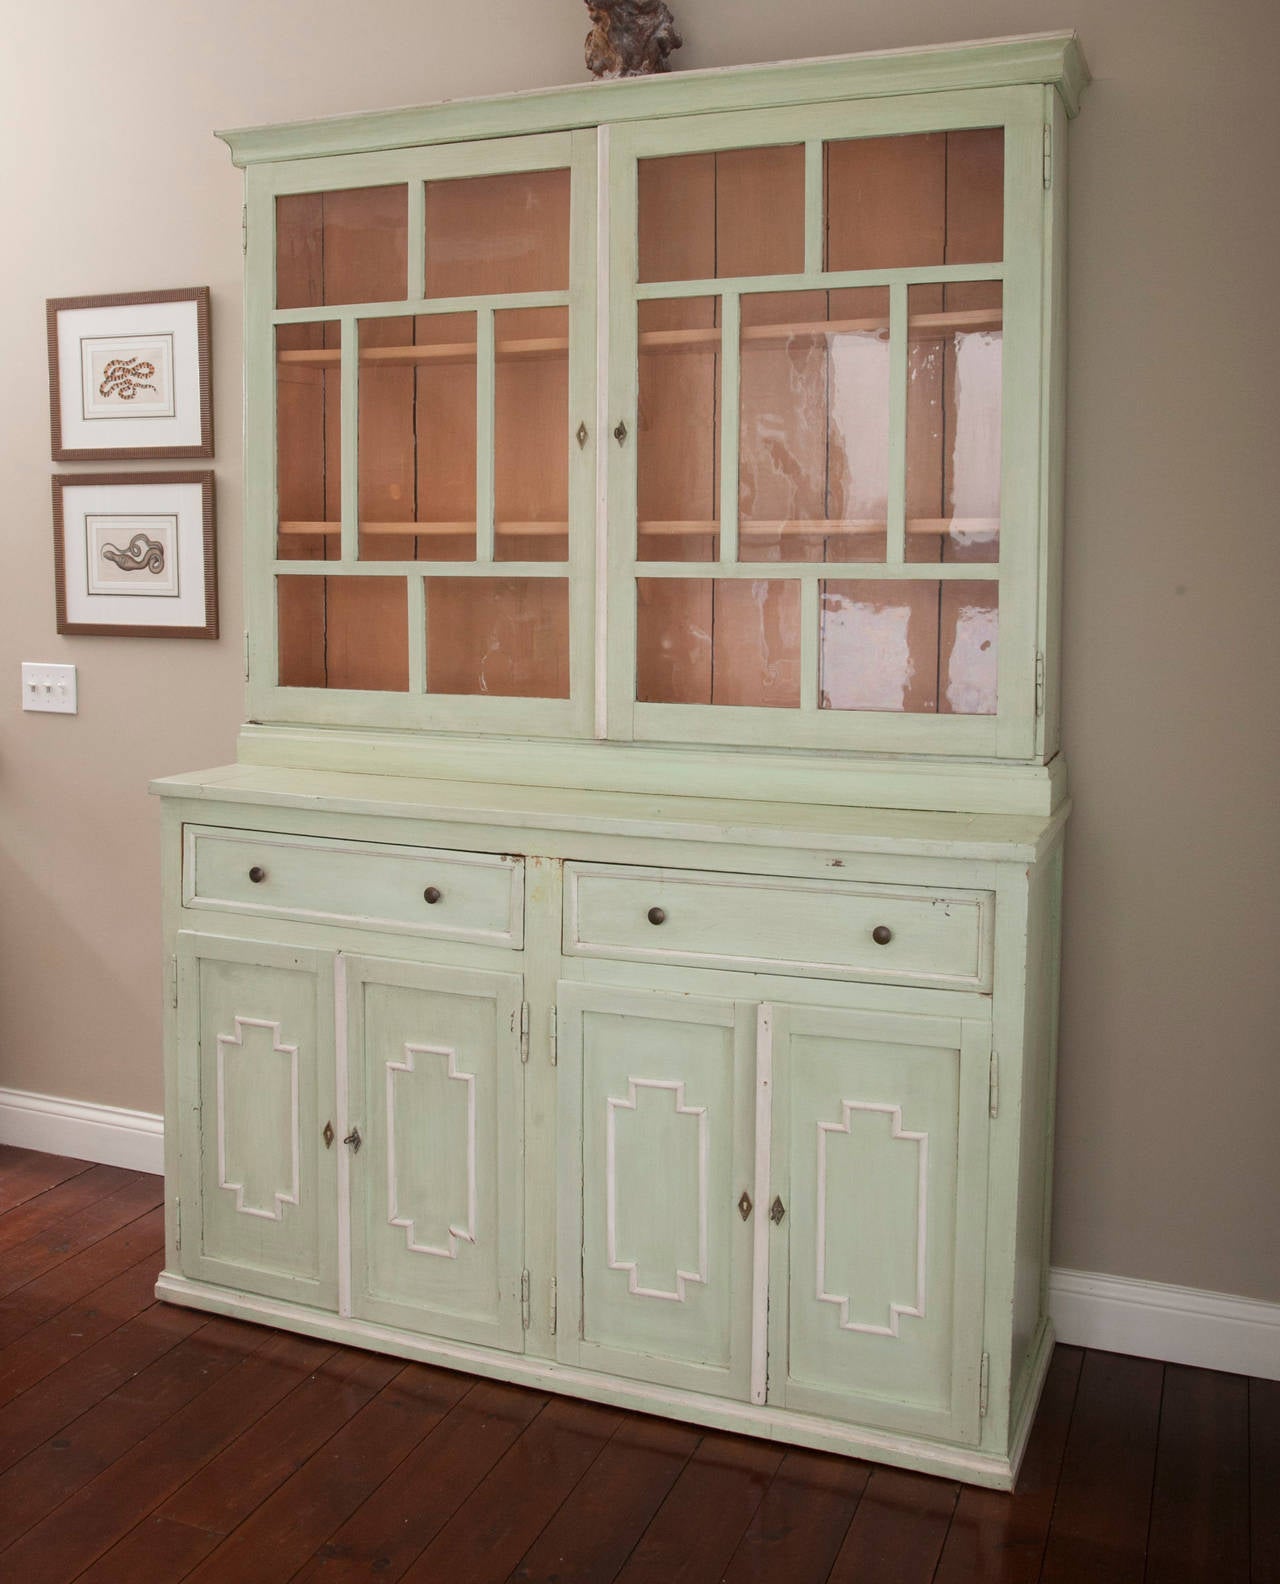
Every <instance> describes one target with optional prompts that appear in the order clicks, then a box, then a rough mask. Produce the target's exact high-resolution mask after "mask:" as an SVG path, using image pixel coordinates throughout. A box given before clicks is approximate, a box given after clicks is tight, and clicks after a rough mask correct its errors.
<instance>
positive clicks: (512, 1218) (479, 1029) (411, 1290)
mask: <svg viewBox="0 0 1280 1584" xmlns="http://www.w3.org/2000/svg"><path fill="white" fill-rule="evenodd" d="M342 967H343V971H344V973H345V975H346V985H347V1008H348V1019H349V1048H350V1063H351V1068H350V1078H349V1101H348V1114H349V1119H350V1121H351V1123H352V1125H354V1126H356V1127H358V1129H359V1131H360V1135H361V1138H362V1140H363V1143H362V1145H361V1148H360V1150H359V1152H358V1153H357V1154H354V1155H352V1156H351V1157H350V1160H349V1168H348V1173H349V1182H350V1192H351V1287H352V1312H353V1313H354V1314H356V1315H359V1316H360V1317H361V1318H362V1319H366V1320H373V1321H377V1322H379V1323H381V1324H385V1325H392V1326H399V1327H401V1328H403V1329H405V1330H411V1331H423V1332H428V1333H430V1334H431V1335H433V1336H441V1337H450V1338H453V1339H456V1340H460V1341H467V1342H477V1343H482V1344H484V1345H486V1346H489V1347H501V1348H507V1349H520V1348H522V1346H523V1339H524V1331H523V1328H522V1325H521V1320H520V1270H521V1254H522V1247H523V1240H524V1216H523V1187H522V1176H521V1173H522V1164H523V1161H522V1144H521V1138H522V1128H523V1118H522V1109H523V1085H522V1084H521V1082H520V1077H519V1075H520V1071H521V1068H520V994H521V991H520V986H521V981H520V979H519V977H518V976H517V975H515V974H499V973H484V972H479V971H473V970H462V969H450V970H447V971H446V970H443V969H438V968H427V967H422V966H420V965H418V964H413V963H401V962H384V961H379V960H377V959H375V958H363V957H347V956H344V958H343V961H342Z"/></svg>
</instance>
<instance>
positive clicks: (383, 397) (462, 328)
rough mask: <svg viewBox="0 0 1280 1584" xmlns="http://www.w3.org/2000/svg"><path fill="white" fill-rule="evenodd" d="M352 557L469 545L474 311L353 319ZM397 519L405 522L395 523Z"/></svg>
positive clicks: (448, 550) (453, 556)
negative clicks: (355, 494) (356, 350)
mask: <svg viewBox="0 0 1280 1584" xmlns="http://www.w3.org/2000/svg"><path fill="white" fill-rule="evenodd" d="M359 331H360V414H359V425H358V435H359V448H360V556H361V559H364V560H396V559H412V558H413V556H414V553H415V536H416V548H417V553H418V555H419V556H426V557H429V558H430V559H432V560H437V561H452V560H469V559H470V558H471V557H472V556H473V555H474V554H475V515H476V365H475V344H476V319H475V315H474V314H423V315H421V316H419V317H418V318H416V319H409V318H405V319H364V320H361V321H360V325H359ZM400 524H404V528H403V529H400V526H399V525H400Z"/></svg>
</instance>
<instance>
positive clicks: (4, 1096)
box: [0, 1089, 164, 1175]
mask: <svg viewBox="0 0 1280 1584" xmlns="http://www.w3.org/2000/svg"><path fill="white" fill-rule="evenodd" d="M0 1144H12V1145H15V1146H17V1147H18V1148H19V1149H30V1150H41V1151H43V1152H44V1153H45V1154H47V1155H69V1156H71V1157H72V1159H74V1160H86V1161H94V1162H96V1163H97V1164H98V1165H101V1166H123V1167H124V1168H125V1169H126V1170H128V1171H145V1172H155V1173H156V1174H157V1175H159V1174H161V1173H162V1172H163V1171H164V1118H163V1117H160V1116H156V1115H154V1114H153V1113H152V1112H150V1111H130V1110H128V1109H127V1108H126V1107H124V1106H110V1105H98V1104H96V1103H95V1102H93V1101H88V1100H64V1099H62V1098H61V1097H60V1096H58V1095H42V1094H31V1093H29V1092H28V1091H26V1090H23V1089H0Z"/></svg>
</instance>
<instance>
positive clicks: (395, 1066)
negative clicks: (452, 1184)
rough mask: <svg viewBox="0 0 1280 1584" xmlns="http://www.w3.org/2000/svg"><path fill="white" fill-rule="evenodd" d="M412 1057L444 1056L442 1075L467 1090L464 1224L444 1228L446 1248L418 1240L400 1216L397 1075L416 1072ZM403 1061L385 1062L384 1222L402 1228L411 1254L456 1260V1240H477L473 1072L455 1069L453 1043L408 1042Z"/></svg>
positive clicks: (410, 1222) (413, 1226)
mask: <svg viewBox="0 0 1280 1584" xmlns="http://www.w3.org/2000/svg"><path fill="white" fill-rule="evenodd" d="M415 1056H443V1057H444V1062H445V1077H446V1079H447V1080H448V1081H449V1082H451V1083H461V1084H464V1085H465V1086H466V1091H467V1100H466V1105H467V1224H466V1226H465V1227H459V1226H450V1227H448V1228H447V1229H446V1231H445V1237H446V1238H447V1239H448V1247H447V1248H441V1247H437V1246H436V1245H434V1244H431V1243H419V1242H417V1241H416V1238H417V1226H416V1223H415V1222H414V1219H413V1217H412V1216H407V1215H401V1213H400V1201H399V1196H398V1194H397V1193H396V1180H397V1177H398V1175H399V1165H398V1161H397V1156H396V1074H397V1073H411V1074H412V1073H416V1072H417V1071H418V1068H417V1065H416V1064H415V1062H414V1057H415ZM404 1057H405V1059H404V1060H403V1061H402V1062H392V1061H389V1062H387V1063H386V1069H387V1225H388V1226H393V1227H403V1229H404V1235H405V1236H404V1241H405V1247H406V1248H407V1249H409V1250H410V1252H411V1253H414V1254H435V1255H436V1256H437V1257H439V1258H441V1259H457V1257H458V1240H459V1239H461V1240H462V1241H463V1242H464V1243H474V1242H475V1240H476V1075H475V1074H474V1073H464V1072H459V1071H458V1052H457V1051H456V1050H455V1049H454V1047H453V1046H452V1045H411V1044H407V1043H406V1045H405V1047H404Z"/></svg>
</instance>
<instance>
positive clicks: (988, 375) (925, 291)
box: [907, 281, 1003, 561]
mask: <svg viewBox="0 0 1280 1584" xmlns="http://www.w3.org/2000/svg"><path fill="white" fill-rule="evenodd" d="M1001 300H1002V299H1001V286H1000V282H999V281H972V282H962V283H959V284H956V285H949V286H945V287H943V286H913V287H911V289H910V291H909V293H908V306H907V313H908V319H909V322H910V335H911V345H910V354H909V366H908V397H907V513H908V517H909V518H912V519H915V530H916V531H917V532H919V533H922V534H923V533H929V532H931V533H933V534H935V535H936V536H937V537H938V538H939V539H940V540H941V541H942V542H943V545H944V552H943V553H944V559H946V560H948V561H953V560H964V561H994V560H996V559H998V555H999V538H1000V466H1001V422H1002V377H1003V375H1002V358H1003V335H1002V330H1001V323H1002V313H1001Z"/></svg>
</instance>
